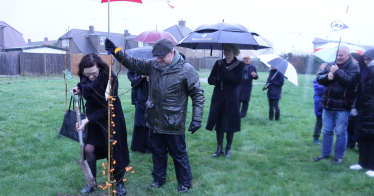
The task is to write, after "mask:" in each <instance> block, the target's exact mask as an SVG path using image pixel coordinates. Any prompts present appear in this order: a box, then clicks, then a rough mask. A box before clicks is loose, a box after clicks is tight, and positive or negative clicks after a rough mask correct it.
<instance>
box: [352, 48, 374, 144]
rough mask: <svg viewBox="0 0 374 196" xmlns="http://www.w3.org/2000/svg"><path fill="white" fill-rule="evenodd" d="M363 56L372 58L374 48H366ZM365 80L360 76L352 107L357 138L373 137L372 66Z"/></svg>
mask: <svg viewBox="0 0 374 196" xmlns="http://www.w3.org/2000/svg"><path fill="white" fill-rule="evenodd" d="M364 56H367V57H369V58H371V59H374V49H372V50H367V51H366V52H365V53H364V54H362V56H361V57H360V59H361V60H362V59H363V57H364ZM365 66H366V65H364V62H360V67H361V71H362V70H363V69H364V68H365ZM367 69H368V70H369V75H368V77H369V78H368V79H367V81H365V80H364V79H362V78H361V80H360V83H359V85H358V88H357V93H356V97H355V100H354V104H353V105H352V108H356V109H357V111H358V116H357V118H356V129H355V132H356V136H357V137H359V138H374V66H371V67H368V68H367Z"/></svg>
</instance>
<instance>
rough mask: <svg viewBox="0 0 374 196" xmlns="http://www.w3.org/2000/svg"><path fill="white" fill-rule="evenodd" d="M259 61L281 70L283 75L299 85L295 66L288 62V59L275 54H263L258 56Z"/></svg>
mask: <svg viewBox="0 0 374 196" xmlns="http://www.w3.org/2000/svg"><path fill="white" fill-rule="evenodd" d="M258 58H259V59H260V61H262V62H263V63H265V65H266V66H268V67H270V66H272V67H274V68H275V69H277V70H278V71H279V72H281V73H282V74H283V75H284V76H286V77H287V79H288V81H290V82H291V83H293V84H294V85H296V86H297V87H298V86H299V83H298V79H297V72H296V69H295V67H294V66H293V65H292V64H291V63H289V62H288V61H286V60H284V59H283V58H282V57H280V56H278V55H275V54H265V55H260V56H258Z"/></svg>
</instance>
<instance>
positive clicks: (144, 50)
mask: <svg viewBox="0 0 374 196" xmlns="http://www.w3.org/2000/svg"><path fill="white" fill-rule="evenodd" d="M125 52H126V54H128V55H131V56H132V57H134V58H141V59H155V58H156V57H154V56H152V47H151V46H144V47H141V48H132V49H128V50H126V51H125Z"/></svg>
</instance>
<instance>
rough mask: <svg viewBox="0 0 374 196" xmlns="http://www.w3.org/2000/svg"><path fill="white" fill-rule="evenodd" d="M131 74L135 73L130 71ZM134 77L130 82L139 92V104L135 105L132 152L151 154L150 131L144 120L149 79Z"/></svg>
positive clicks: (137, 75) (136, 75)
mask: <svg viewBox="0 0 374 196" xmlns="http://www.w3.org/2000/svg"><path fill="white" fill-rule="evenodd" d="M129 72H133V71H131V70H129ZM133 73H135V72H133ZM127 75H129V74H127ZM132 75H133V76H134V77H132V78H131V80H130V81H131V86H132V87H133V89H135V91H136V92H137V94H136V102H137V104H136V105H135V119H134V131H133V133H132V141H131V150H132V151H139V152H143V153H151V152H152V148H151V139H150V129H149V128H148V127H147V125H146V121H145V118H144V114H145V108H146V102H147V100H148V85H149V77H148V76H145V75H139V74H137V73H135V74H132Z"/></svg>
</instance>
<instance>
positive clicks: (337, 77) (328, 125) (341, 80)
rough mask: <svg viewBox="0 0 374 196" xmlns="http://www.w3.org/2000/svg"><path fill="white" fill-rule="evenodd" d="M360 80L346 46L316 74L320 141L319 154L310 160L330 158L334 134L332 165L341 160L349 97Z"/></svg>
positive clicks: (349, 107)
mask: <svg viewBox="0 0 374 196" xmlns="http://www.w3.org/2000/svg"><path fill="white" fill-rule="evenodd" d="M359 78H360V68H359V66H358V65H357V64H356V63H354V62H353V61H352V57H351V54H350V51H349V48H348V47H345V46H341V47H340V48H339V51H338V56H337V59H336V62H331V63H329V64H328V65H327V66H326V67H325V69H323V70H322V71H320V72H319V73H318V74H317V82H318V83H319V84H320V85H324V89H323V96H322V105H323V112H322V122H323V138H322V152H321V155H320V156H319V157H315V158H314V161H316V162H318V161H320V160H321V159H327V158H329V157H330V155H331V152H332V147H333V140H334V129H335V134H336V143H335V158H334V160H333V164H340V163H341V162H342V160H343V157H344V154H345V150H346V145H347V125H348V120H349V115H350V110H351V105H352V102H353V95H354V90H355V87H356V85H357V84H358V81H359Z"/></svg>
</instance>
